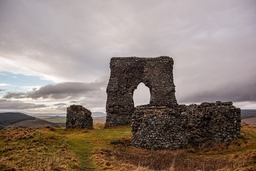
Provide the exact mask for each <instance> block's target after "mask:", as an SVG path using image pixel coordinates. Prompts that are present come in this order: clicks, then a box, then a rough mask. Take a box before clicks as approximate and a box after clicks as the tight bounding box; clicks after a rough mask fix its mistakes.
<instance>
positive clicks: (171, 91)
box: [106, 56, 177, 126]
mask: <svg viewBox="0 0 256 171" xmlns="http://www.w3.org/2000/svg"><path fill="white" fill-rule="evenodd" d="M110 69H111V73H110V79H109V83H108V87H107V104H106V112H107V119H106V126H118V125H129V124H131V116H132V114H133V112H134V109H135V108H134V102H133V92H134V90H135V89H136V88H137V86H138V85H139V84H140V83H141V82H143V83H144V84H145V85H146V86H147V87H148V88H149V90H150V105H154V106H168V107H174V106H177V101H176V98H175V86H174V83H173V73H172V70H173V60H172V58H170V57H166V56H165V57H157V58H138V57H124V58H112V59H111V61H110Z"/></svg>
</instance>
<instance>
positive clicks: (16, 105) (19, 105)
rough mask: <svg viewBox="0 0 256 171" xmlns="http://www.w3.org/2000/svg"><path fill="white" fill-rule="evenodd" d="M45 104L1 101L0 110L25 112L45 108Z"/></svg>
mask: <svg viewBox="0 0 256 171" xmlns="http://www.w3.org/2000/svg"><path fill="white" fill-rule="evenodd" d="M45 107H46V105H44V104H33V103H24V102H21V101H10V100H3V99H0V108H1V109H2V110H9V109H11V110H23V109H36V108H45Z"/></svg>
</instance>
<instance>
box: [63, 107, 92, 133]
mask: <svg viewBox="0 0 256 171" xmlns="http://www.w3.org/2000/svg"><path fill="white" fill-rule="evenodd" d="M66 128H87V129H93V119H92V113H91V111H90V110H88V109H86V108H84V107H83V106H80V105H71V106H70V107H68V108H67V121H66Z"/></svg>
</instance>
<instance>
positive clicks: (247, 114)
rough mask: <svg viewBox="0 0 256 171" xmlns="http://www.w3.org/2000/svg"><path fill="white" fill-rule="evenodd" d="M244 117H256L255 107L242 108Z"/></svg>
mask: <svg viewBox="0 0 256 171" xmlns="http://www.w3.org/2000/svg"><path fill="white" fill-rule="evenodd" d="M241 117H242V119H246V118H253V117H256V110H253V109H242V110H241Z"/></svg>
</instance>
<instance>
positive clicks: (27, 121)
mask: <svg viewBox="0 0 256 171" xmlns="http://www.w3.org/2000/svg"><path fill="white" fill-rule="evenodd" d="M58 125H59V124H56V123H51V122H48V121H45V120H42V119H38V118H35V117H33V116H29V115H26V114H24V113H19V112H6V113H0V129H4V128H7V129H9V128H16V127H21V128H37V127H44V126H58Z"/></svg>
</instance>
